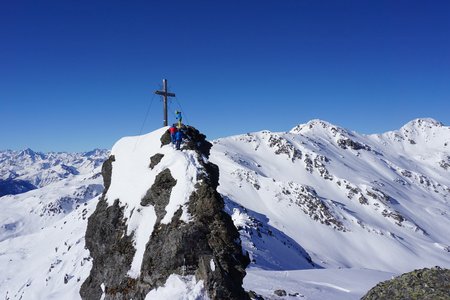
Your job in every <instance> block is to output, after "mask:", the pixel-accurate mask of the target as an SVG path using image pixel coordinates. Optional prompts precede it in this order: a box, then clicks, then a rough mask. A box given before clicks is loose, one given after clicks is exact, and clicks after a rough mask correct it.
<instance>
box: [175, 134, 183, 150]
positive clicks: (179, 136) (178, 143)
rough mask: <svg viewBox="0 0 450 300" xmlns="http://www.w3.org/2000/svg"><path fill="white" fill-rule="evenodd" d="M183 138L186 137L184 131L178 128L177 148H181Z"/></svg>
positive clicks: (176, 136)
mask: <svg viewBox="0 0 450 300" xmlns="http://www.w3.org/2000/svg"><path fill="white" fill-rule="evenodd" d="M183 138H184V134H183V132H182V131H181V130H178V131H177V132H176V133H175V140H176V148H177V150H180V145H181V142H182V141H183Z"/></svg>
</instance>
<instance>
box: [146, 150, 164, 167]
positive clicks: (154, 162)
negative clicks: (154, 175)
mask: <svg viewBox="0 0 450 300" xmlns="http://www.w3.org/2000/svg"><path fill="white" fill-rule="evenodd" d="M163 157H164V154H161V153H156V154H155V155H153V156H152V157H150V166H149V168H150V169H153V168H154V167H155V166H156V165H157V164H159V162H160V161H161V159H162V158H163Z"/></svg>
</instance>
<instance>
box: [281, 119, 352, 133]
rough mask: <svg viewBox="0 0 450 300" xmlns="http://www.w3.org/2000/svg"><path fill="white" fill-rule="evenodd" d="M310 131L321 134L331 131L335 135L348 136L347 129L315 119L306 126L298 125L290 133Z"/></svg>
mask: <svg viewBox="0 0 450 300" xmlns="http://www.w3.org/2000/svg"><path fill="white" fill-rule="evenodd" d="M309 131H319V132H324V131H325V132H328V131H329V132H331V133H332V134H333V135H336V134H337V133H341V134H348V131H347V130H346V129H344V128H342V127H339V126H337V125H334V124H331V123H330V122H327V121H324V120H320V119H313V120H310V121H309V122H308V123H306V124H300V125H297V126H295V127H294V128H292V129H291V130H290V131H289V132H290V133H294V134H302V133H306V132H309Z"/></svg>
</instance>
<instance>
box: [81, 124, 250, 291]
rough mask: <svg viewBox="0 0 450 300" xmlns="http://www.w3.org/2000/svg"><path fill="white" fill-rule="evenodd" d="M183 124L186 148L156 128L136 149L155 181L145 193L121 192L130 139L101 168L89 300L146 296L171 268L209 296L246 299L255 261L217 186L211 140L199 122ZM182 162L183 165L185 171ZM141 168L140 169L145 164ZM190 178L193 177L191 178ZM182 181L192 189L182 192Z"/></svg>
mask: <svg viewBox="0 0 450 300" xmlns="http://www.w3.org/2000/svg"><path fill="white" fill-rule="evenodd" d="M185 130H186V136H187V142H186V143H185V145H184V148H183V149H184V150H183V152H180V151H176V150H174V149H173V148H172V147H171V145H170V137H169V135H168V132H167V131H165V130H160V131H157V132H156V133H153V134H150V135H149V136H148V137H146V139H148V141H149V142H148V143H146V144H145V145H139V146H138V148H140V149H138V152H139V153H138V154H135V155H139V154H142V155H146V156H147V162H146V163H145V159H144V166H145V168H147V170H144V171H143V172H144V173H143V174H147V175H146V176H148V181H150V182H151V184H150V188H148V189H147V191H146V193H145V194H144V196H143V197H142V199H131V198H130V197H129V194H132V193H133V192H134V191H133V190H131V189H130V190H126V189H125V188H122V189H121V190H120V192H117V191H118V189H117V186H116V185H119V184H121V183H120V182H118V181H115V178H118V177H120V176H121V174H118V172H121V171H122V172H126V171H125V170H126V169H131V168H130V166H129V164H128V163H127V162H126V160H127V159H130V158H129V157H128V156H127V155H124V153H126V152H127V151H124V149H125V148H126V146H124V145H126V144H130V143H129V142H128V141H126V140H124V141H119V142H118V144H116V145H117V147H116V146H115V147H116V149H114V148H113V151H112V154H113V155H114V157H110V159H108V160H107V161H106V162H105V165H104V167H103V177H104V180H105V192H104V193H103V196H102V197H101V199H100V201H99V203H98V205H97V208H96V210H95V212H94V213H93V214H92V215H91V217H90V218H89V221H88V227H87V232H86V246H87V247H88V249H89V250H90V252H91V256H92V257H93V267H92V270H91V273H90V276H89V277H88V278H87V280H86V281H85V282H84V283H83V285H82V288H81V292H80V293H81V296H82V298H83V299H100V298H101V297H102V295H104V296H105V299H144V298H145V296H146V295H147V294H148V293H149V292H150V291H151V290H153V289H155V288H157V287H161V286H163V285H164V284H165V282H166V280H167V279H168V278H169V276H171V274H178V275H182V276H183V277H188V276H193V275H195V278H196V280H197V281H198V282H200V281H202V282H203V284H204V289H205V290H206V294H207V295H208V296H209V297H210V298H211V299H248V296H247V294H246V293H245V291H244V290H243V288H242V279H243V277H244V276H245V267H246V266H247V265H248V263H249V259H248V256H246V255H244V254H243V253H242V248H241V245H240V238H239V233H238V231H237V229H236V228H235V227H234V225H233V222H232V220H231V218H230V216H229V215H228V214H226V213H225V212H224V202H223V199H222V197H221V196H220V195H219V194H218V193H217V192H216V188H217V186H218V178H219V174H218V168H217V166H215V165H213V164H212V163H209V162H208V161H207V158H208V156H209V150H210V148H211V144H210V143H209V142H207V141H206V140H205V136H204V135H202V134H201V133H199V132H198V130H196V129H195V128H193V127H186V128H185ZM158 134H159V136H161V134H162V136H161V138H160V140H161V142H162V145H161V148H159V146H158V147H155V144H156V143H157V142H159V141H158V140H157V138H159V136H158ZM131 144H132V143H131ZM131 148H132V147H131ZM141 151H142V152H141ZM116 153H117V155H115V154H116ZM130 155H131V154H130ZM127 157H128V158H127ZM150 158H152V159H150ZM150 161H151V163H152V166H151V168H150V167H149V164H150ZM130 164H131V163H130ZM176 164H182V166H183V170H182V171H183V172H179V171H178V169H177V167H175V166H176ZM124 166H126V168H124ZM137 167H139V168H140V169H141V167H142V163H139V165H138V166H137ZM137 167H136V172H138V171H137ZM116 168H117V169H116ZM116 172H117V173H116ZM192 173H193V174H192ZM180 174H181V175H180ZM122 175H123V174H122ZM188 176H192V181H189V180H186V178H185V177H188ZM140 177H142V176H140ZM135 180H143V181H145V180H146V179H145V178H136V179H135ZM189 185H194V186H192V187H189ZM183 186H185V188H186V186H187V189H185V191H186V190H187V191H192V192H191V193H189V195H183V194H181V193H180V189H181V188H183ZM108 188H109V191H108ZM189 188H190V189H189ZM183 197H186V199H184V198H183ZM180 198H181V199H180ZM140 216H147V217H146V218H141V219H139V217H140ZM136 218H137V219H136ZM136 220H138V221H136ZM142 227H149V228H150V230H147V231H146V230H145V228H144V229H143V228H142ZM130 228H132V230H130ZM139 255H141V257H140V258H139V257H138V256H139ZM136 261H137V262H141V263H140V264H139V263H136ZM133 270H134V271H133ZM134 272H137V274H134Z"/></svg>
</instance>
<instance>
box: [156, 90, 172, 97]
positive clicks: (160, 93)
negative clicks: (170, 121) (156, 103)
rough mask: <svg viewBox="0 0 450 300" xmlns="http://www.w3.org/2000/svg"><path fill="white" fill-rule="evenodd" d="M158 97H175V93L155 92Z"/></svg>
mask: <svg viewBox="0 0 450 300" xmlns="http://www.w3.org/2000/svg"><path fill="white" fill-rule="evenodd" d="M155 94H156V95H161V96H167V97H175V94H174V93H168V92H164V91H155Z"/></svg>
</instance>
